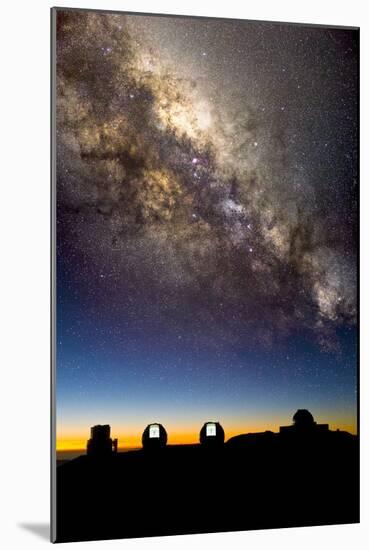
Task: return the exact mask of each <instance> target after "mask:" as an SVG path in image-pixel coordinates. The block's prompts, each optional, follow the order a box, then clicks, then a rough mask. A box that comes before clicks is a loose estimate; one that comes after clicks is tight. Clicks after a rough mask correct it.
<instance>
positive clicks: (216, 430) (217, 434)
mask: <svg viewBox="0 0 369 550" xmlns="http://www.w3.org/2000/svg"><path fill="white" fill-rule="evenodd" d="M200 443H201V445H204V446H206V447H213V446H214V447H217V446H221V445H223V443H224V430H223V428H222V426H221V425H220V424H219V422H205V424H204V425H203V427H202V428H201V430H200Z"/></svg>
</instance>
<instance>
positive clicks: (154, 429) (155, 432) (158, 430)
mask: <svg viewBox="0 0 369 550" xmlns="http://www.w3.org/2000/svg"><path fill="white" fill-rule="evenodd" d="M167 440H168V436H167V432H166V430H165V428H164V426H162V425H161V424H159V423H158V422H155V423H154V424H149V425H148V426H146V428H145V429H144V432H143V434H142V446H143V448H144V449H149V450H151V449H153V450H154V449H163V448H164V447H165V446H166V444H167Z"/></svg>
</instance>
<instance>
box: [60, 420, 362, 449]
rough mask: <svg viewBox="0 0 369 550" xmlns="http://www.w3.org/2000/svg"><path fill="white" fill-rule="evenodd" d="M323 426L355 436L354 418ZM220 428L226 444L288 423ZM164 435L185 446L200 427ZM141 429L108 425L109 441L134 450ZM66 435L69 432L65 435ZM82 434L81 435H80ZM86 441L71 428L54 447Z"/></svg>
mask: <svg viewBox="0 0 369 550" xmlns="http://www.w3.org/2000/svg"><path fill="white" fill-rule="evenodd" d="M317 422H318V423H324V421H323V420H320V419H317ZM327 423H329V428H330V429H331V430H337V429H340V430H342V431H347V432H349V433H352V434H355V435H356V433H357V428H356V421H355V419H354V418H350V419H345V421H343V420H342V421H340V422H337V423H336V422H330V421H329V419H328V420H327ZM221 424H222V426H223V428H224V430H225V438H226V441H227V440H228V439H230V438H231V437H233V436H235V435H239V434H242V433H257V432H264V431H266V430H271V431H273V432H278V431H279V426H281V425H289V424H290V422H285V421H284V420H283V419H282V421H278V422H275V421H274V422H273V423H271V424H267V423H265V421H264V422H260V423H259V422H255V423H253V424H252V425H251V424H250V425H245V424H243V423H241V422H240V423H235V424H233V426H229V425H227V423H222V422H221ZM165 427H166V430H167V433H168V444H169V445H185V444H191V443H198V442H199V432H200V429H201V427H202V424H200V425H196V426H188V427H182V429H181V430H180V431H179V430H178V428H177V429H175V427H172V426H165ZM144 428H145V426H143V427H142V426H141V427H137V429H135V430H134V431H132V428H131V429H130V430H129V431H128V430H124V428H123V427H114V426H112V431H111V436H112V438H118V448H119V449H121V450H122V449H127V448H134V447H141V437H142V432H143V429H144ZM68 432H69V433H68ZM82 434H84V435H82ZM88 439H89V430H88V429H87V430H86V429H83V430H82V429H81V428H79V429H77V427H75V429H73V433H71V431H69V430H68V431H67V430H65V431H64V430H59V435H58V437H57V444H56V450H57V451H79V450H85V449H86V444H87V440H88Z"/></svg>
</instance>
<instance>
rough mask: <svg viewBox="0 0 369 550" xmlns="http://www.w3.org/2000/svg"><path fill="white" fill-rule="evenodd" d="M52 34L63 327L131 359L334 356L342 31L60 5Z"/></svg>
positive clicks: (340, 256)
mask: <svg viewBox="0 0 369 550" xmlns="http://www.w3.org/2000/svg"><path fill="white" fill-rule="evenodd" d="M57 33H58V34H57V105H56V107H57V190H58V197H57V199H58V205H57V206H58V213H57V220H58V262H59V264H58V265H59V280H60V289H61V290H60V292H59V296H60V303H61V304H63V303H64V302H65V301H68V300H71V301H72V302H73V300H74V301H75V302H76V301H78V307H79V308H80V309H81V310H83V311H84V313H85V315H84V318H83V321H81V319H80V320H79V321H78V322H77V325H78V323H79V325H78V326H79V328H81V323H82V324H83V325H84V330H87V328H88V330H90V331H93V330H98V329H96V327H95V325H96V323H97V325H98V323H99V322H101V323H102V325H103V326H104V330H105V336H104V339H105V340H106V338H109V339H110V340H109V341H110V342H111V345H112V346H118V347H122V348H125V349H131V350H133V351H134V350H135V349H137V348H139V346H140V338H144V339H145V342H146V344H145V345H146V346H148V347H150V346H151V345H152V346H153V347H155V346H156V347H159V348H161V350H165V349H166V348H168V349H169V348H170V347H173V342H175V343H176V346H177V345H179V344H178V342H180V345H179V348H178V349H187V350H188V349H191V350H200V351H203V350H206V349H211V350H216V351H217V352H218V353H222V350H223V349H227V350H230V349H232V350H243V351H245V350H246V351H247V350H248V349H253V350H255V349H266V350H268V349H269V350H271V349H273V346H274V345H277V344H278V343H280V342H287V343H288V342H293V339H294V338H298V337H301V335H303V337H304V338H306V339H307V341H309V342H310V343H311V345H312V346H316V347H317V349H318V350H320V352H321V353H331V354H339V353H340V349H341V343H340V336H339V335H340V330H341V329H344V328H345V327H348V328H350V327H355V324H356V253H357V250H356V238H357V236H356V224H357V219H356V218H357V196H356V195H357V189H356V186H357V160H356V140H357V116H356V109H357V87H356V86H357V83H356V78H357V61H356V59H357V37H356V34H355V32H354V31H351V30H350V29H329V28H328V29H327V28H321V27H308V26H288V25H283V24H269V23H257V22H241V21H227V20H207V19H192V18H170V17H169V18H168V17H154V18H152V17H148V16H143V17H139V16H130V15H122V14H104V13H92V12H83V11H68V10H65V11H63V10H62V11H60V12H59V13H58V31H57ZM86 327H87V328H86ZM107 327H108V329H107ZM75 330H76V331H77V333H78V330H79V329H78V327H77V328H76V329H75ZM82 332H83V330H82ZM105 340H104V342H105ZM89 345H90V344H89ZM354 370H355V365H354V362H353V365H352V371H354Z"/></svg>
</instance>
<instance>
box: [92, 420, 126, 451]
mask: <svg viewBox="0 0 369 550" xmlns="http://www.w3.org/2000/svg"><path fill="white" fill-rule="evenodd" d="M117 452H118V439H111V437H110V426H109V424H104V425H101V424H97V425H96V426H92V428H91V438H90V439H89V440H88V441H87V454H88V455H91V456H97V457H105V456H110V455H112V454H113V453H117Z"/></svg>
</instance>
